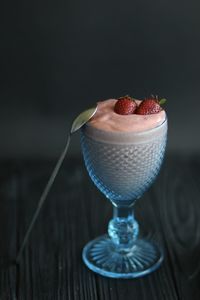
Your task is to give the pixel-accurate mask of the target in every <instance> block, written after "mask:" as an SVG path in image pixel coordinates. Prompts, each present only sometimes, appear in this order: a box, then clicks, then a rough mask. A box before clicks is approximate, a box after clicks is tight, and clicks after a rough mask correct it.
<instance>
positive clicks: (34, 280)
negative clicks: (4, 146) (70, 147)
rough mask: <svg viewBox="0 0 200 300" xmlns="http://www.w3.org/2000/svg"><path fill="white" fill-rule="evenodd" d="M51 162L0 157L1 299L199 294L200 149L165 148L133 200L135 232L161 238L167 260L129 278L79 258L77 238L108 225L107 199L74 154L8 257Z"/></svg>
mask: <svg viewBox="0 0 200 300" xmlns="http://www.w3.org/2000/svg"><path fill="white" fill-rule="evenodd" d="M53 167H54V163H53V162H44V161H41V162H4V163H1V169H0V262H1V265H0V299H2V300H4V299H37V300H40V299H63V300H64V299H68V300H72V299H73V300H74V299H75V300H121V299H126V300H129V299H130V300H131V299H139V300H145V299H146V300H147V299H148V300H151V299H152V300H157V299H159V300H172V299H173V300H174V299H184V300H189V299H193V300H196V299H200V285H199V283H200V205H199V203H200V202H199V201H200V157H180V156H175V155H168V157H167V158H166V160H165V163H164V165H163V167H162V170H161V172H160V175H159V176H158V178H157V180H156V182H155V183H154V184H153V186H152V187H151V188H150V190H149V191H148V192H147V193H146V194H145V195H144V197H143V198H142V199H140V201H138V203H136V206H135V215H136V217H137V219H138V222H139V224H140V230H141V235H144V236H149V237H150V238H152V239H154V240H156V241H158V242H159V243H160V244H161V245H162V247H163V249H164V252H165V260H164V262H163V264H162V266H161V268H160V269H159V270H157V271H156V272H154V273H152V274H151V275H148V276H146V277H143V278H139V279H135V280H116V279H109V278H104V277H102V276H99V275H96V274H94V273H93V272H91V271H89V270H88V269H87V268H86V267H85V266H84V264H83V262H82V258H81V251H82V248H83V246H84V245H85V244H86V243H87V242H88V241H89V240H91V239H92V238H94V237H96V236H98V235H101V234H103V233H105V232H106V230H107V223H108V221H109V219H110V218H111V217H112V207H111V204H110V203H109V202H108V200H106V199H105V198H104V196H103V195H102V194H101V193H100V192H99V191H98V190H97V189H96V188H95V187H94V186H93V184H92V183H91V181H90V179H89V176H88V175H87V173H86V170H85V168H84V166H83V163H82V161H80V160H77V159H72V160H71V161H68V162H67V163H65V165H64V167H63V168H62V170H61V172H60V174H59V176H58V178H57V180H56V182H55V184H54V187H53V189H52V192H51V194H50V195H49V197H48V200H47V202H46V203H45V205H44V207H43V209H42V211H41V214H40V216H39V219H38V221H37V222H36V225H35V228H34V230H33V232H32V234H31V237H30V240H29V243H28V245H27V247H26V249H25V251H24V253H23V256H22V260H21V262H20V265H19V266H16V265H15V264H13V263H12V262H13V259H14V258H15V256H16V252H17V250H18V249H19V246H20V243H21V241H22V239H23V235H24V233H25V230H26V228H27V226H28V224H29V222H30V219H31V216H32V214H33V212H34V209H35V208H36V205H37V201H38V199H39V196H40V194H41V192H42V190H43V187H44V185H45V183H46V181H47V179H48V177H49V175H50V173H51V171H52V169H53Z"/></svg>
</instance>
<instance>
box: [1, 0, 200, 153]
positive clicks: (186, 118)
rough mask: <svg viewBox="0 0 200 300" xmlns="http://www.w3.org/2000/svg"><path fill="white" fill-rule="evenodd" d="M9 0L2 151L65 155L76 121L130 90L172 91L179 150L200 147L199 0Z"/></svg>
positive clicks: (4, 20)
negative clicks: (94, 106)
mask: <svg viewBox="0 0 200 300" xmlns="http://www.w3.org/2000/svg"><path fill="white" fill-rule="evenodd" d="M1 3H2V4H1V6H2V9H1V10H0V14H1V24H2V25H1V27H0V32H1V45H0V54H1V68H0V78H1V81H0V101H1V109H0V120H1V126H0V136H1V149H0V156H1V157H5V158H9V157H39V156H40V157H54V156H56V155H57V154H58V153H59V152H60V150H61V148H62V146H63V145H64V142H65V139H66V132H67V130H68V129H69V126H70V122H71V120H72V119H73V117H75V116H76V115H77V114H78V113H79V112H80V111H81V110H83V109H85V108H87V107H89V106H91V105H92V104H93V103H95V102H96V101H97V100H101V99H106V98H109V97H118V96H121V95H124V94H130V95H132V96H134V97H136V98H142V97H145V96H148V95H149V94H158V95H159V96H161V97H166V98H167V99H168V102H167V104H166V109H167V112H168V116H169V124H170V127H169V143H168V149H169V151H170V150H176V151H181V152H191V151H193V152H197V151H199V149H200V139H199V127H200V126H199V125H200V120H199V111H200V99H199V98H200V97H199V94H200V93H199V85H200V17H199V16H200V2H199V1H198V0H191V1H186V0H182V1H176V0H175V1H167V0H156V1H154V0H153V1H147V0H135V1H133V0H127V1H124V2H123V1H116V0H115V1H105V0H102V1H92V0H85V1H82V0H68V1H66V0H65V1H64V0H63V1H61V0H59V1H53V0H49V1H47V0H40V1H39V0H36V1H14V0H10V1H5V0H4V2H1ZM78 152H79V145H78V137H76V138H75V140H74V141H73V143H72V147H71V154H77V153H78Z"/></svg>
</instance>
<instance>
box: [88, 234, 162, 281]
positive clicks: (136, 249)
mask: <svg viewBox="0 0 200 300" xmlns="http://www.w3.org/2000/svg"><path fill="white" fill-rule="evenodd" d="M83 260H84V262H85V264H86V265H87V266H88V267H89V268H90V269H91V270H93V271H94V272H97V273H100V274H101V275H104V276H107V277H113V278H136V277H140V276H143V275H146V274H148V273H151V272H152V271H154V270H156V269H157V268H158V267H159V266H160V264H161V262H162V260H163V254H162V252H160V249H159V247H158V246H157V245H156V244H155V243H152V242H151V243H149V242H148V241H146V240H137V241H136V242H135V244H134V246H133V247H132V248H131V249H130V250H129V251H118V250H117V248H116V246H115V245H114V244H113V243H112V241H111V240H110V239H109V238H108V236H107V235H105V236H101V237H100V238H97V239H95V240H93V241H91V242H90V243H89V244H87V245H86V247H85V248H84V250H83Z"/></svg>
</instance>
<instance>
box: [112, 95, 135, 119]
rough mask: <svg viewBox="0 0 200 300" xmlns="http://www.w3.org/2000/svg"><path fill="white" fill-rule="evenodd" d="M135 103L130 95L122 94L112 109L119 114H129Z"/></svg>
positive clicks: (131, 112) (132, 111) (132, 110)
mask: <svg viewBox="0 0 200 300" xmlns="http://www.w3.org/2000/svg"><path fill="white" fill-rule="evenodd" d="M136 107H137V104H136V102H135V101H134V99H133V98H131V97H130V96H128V95H127V96H123V97H120V98H119V99H118V101H117V102H116V103H115V106H114V111H115V112H116V113H117V114H119V115H130V114H133V113H134V112H135V110H136Z"/></svg>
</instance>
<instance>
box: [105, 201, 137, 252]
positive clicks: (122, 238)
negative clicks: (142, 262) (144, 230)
mask: <svg viewBox="0 0 200 300" xmlns="http://www.w3.org/2000/svg"><path fill="white" fill-rule="evenodd" d="M138 234H139V226H138V223H137V221H136V220H135V218H134V214H133V206H131V207H129V206H117V207H115V206H114V210H113V219H111V221H110V222H109V225H108V235H109V236H110V238H111V239H112V241H113V242H114V244H116V245H117V246H118V247H119V246H121V247H122V248H130V247H132V246H133V244H134V242H135V240H136V239H137V237H138Z"/></svg>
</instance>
